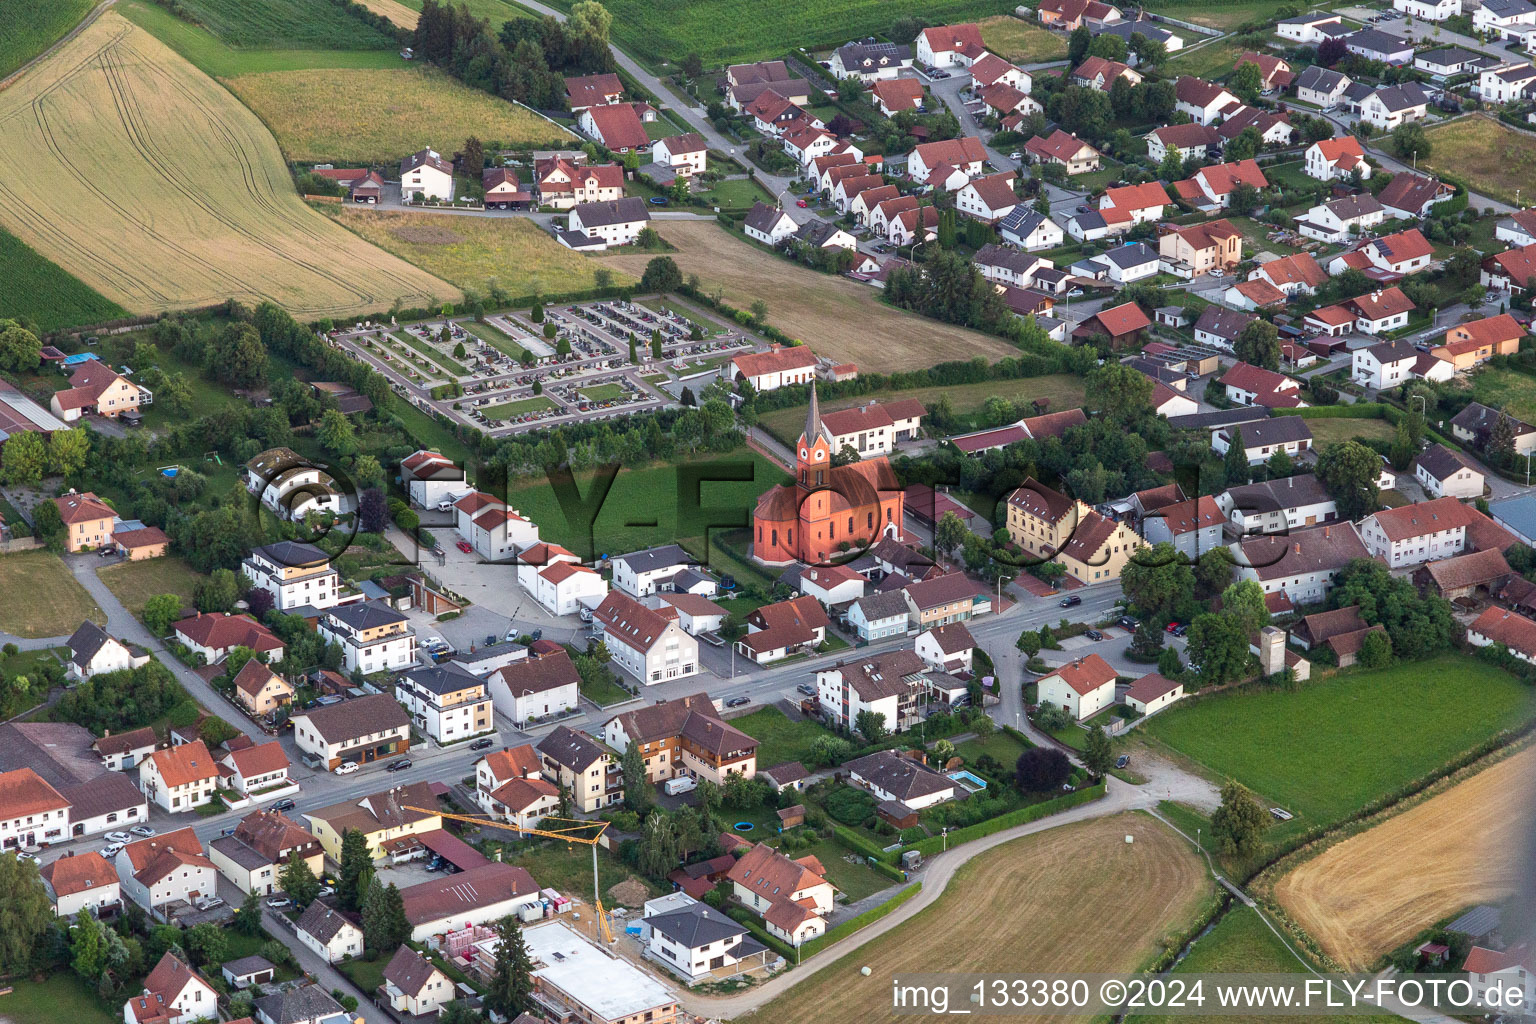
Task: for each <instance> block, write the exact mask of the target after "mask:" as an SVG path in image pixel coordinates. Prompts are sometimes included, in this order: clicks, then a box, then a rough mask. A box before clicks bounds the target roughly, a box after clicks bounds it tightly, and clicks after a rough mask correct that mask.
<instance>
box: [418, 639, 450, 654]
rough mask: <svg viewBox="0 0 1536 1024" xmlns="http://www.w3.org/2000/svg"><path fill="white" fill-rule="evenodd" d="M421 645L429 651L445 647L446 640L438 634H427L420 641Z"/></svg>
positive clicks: (446, 644)
mask: <svg viewBox="0 0 1536 1024" xmlns="http://www.w3.org/2000/svg"><path fill="white" fill-rule="evenodd" d="M421 646H422V647H424V648H425V649H427V650H429V651H437V650H441V649H442V648H444V647H447V646H448V641H446V640H444V639H443V638H442V637H440V636H429V637H427V638H426V639H425V640H423V641H422V642H421Z"/></svg>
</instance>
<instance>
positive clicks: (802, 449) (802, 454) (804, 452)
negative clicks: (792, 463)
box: [800, 448, 809, 459]
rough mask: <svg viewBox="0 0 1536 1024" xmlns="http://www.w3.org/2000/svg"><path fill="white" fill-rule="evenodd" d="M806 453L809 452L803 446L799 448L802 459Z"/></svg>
mask: <svg viewBox="0 0 1536 1024" xmlns="http://www.w3.org/2000/svg"><path fill="white" fill-rule="evenodd" d="M807 454H809V453H808V452H806V450H805V449H804V448H801V449H800V457H801V458H802V459H803V458H805V457H806V455H807Z"/></svg>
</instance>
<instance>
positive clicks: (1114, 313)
mask: <svg viewBox="0 0 1536 1024" xmlns="http://www.w3.org/2000/svg"><path fill="white" fill-rule="evenodd" d="M1092 319H1094V320H1097V321H1098V322H1099V324H1100V325H1101V326H1103V328H1104V330H1105V331H1107V332H1108V333H1109V336H1110V337H1111V338H1118V337H1120V336H1121V335H1124V334H1131V333H1133V332H1135V331H1143V330H1146V329H1147V328H1148V327H1151V326H1152V321H1151V320H1149V319H1148V318H1147V314H1146V313H1143V312H1142V310H1141V307H1140V306H1138V305H1136V303H1134V302H1124V303H1121V304H1120V305H1118V306H1115V307H1114V308H1113V309H1101V310H1099V311H1098V312H1097V313H1095V314H1094V315H1093V317H1092Z"/></svg>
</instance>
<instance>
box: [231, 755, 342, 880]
mask: <svg viewBox="0 0 1536 1024" xmlns="http://www.w3.org/2000/svg"><path fill="white" fill-rule="evenodd" d="M268 745H269V746H277V744H276V743H272V744H268ZM279 753H281V751H279ZM286 763H287V761H286V760H285V761H284V764H286ZM294 858H297V859H299V860H301V861H303V862H304V863H305V865H307V866H308V867H309V869H310V870H311V871H313V872H314V873H315V876H316V877H319V876H320V875H321V874H323V873H324V868H325V851H324V850H322V849H321V848H320V841H319V840H318V839H316V838H315V837H314V836H313V835H312V834H311V833H310V832H309V831H308V830H307V829H305V828H304V827H303V826H302V825H300V824H299V823H298V822H296V821H294V820H293V819H292V818H290V817H288V816H287V815H285V814H283V813H282V812H280V811H252V812H251V813H250V814H247V815H246V816H245V817H243V818H241V819H240V823H239V824H237V825H236V826H235V828H234V831H233V832H231V833H230V834H229V835H225V836H220V837H219V838H217V839H215V840H213V842H211V843H209V844H208V859H209V860H211V861H213V863H214V865H215V866H216V867H217V868H218V869H219V873H220V874H222V875H223V876H224V877H225V878H227V879H229V880H230V881H231V882H233V883H234V884H235V887H236V888H237V889H239V890H240V891H241V892H245V893H250V892H254V893H257V894H259V895H262V896H269V895H271V894H272V893H274V892H278V891H280V890H281V889H282V881H281V879H280V876H281V875H282V872H283V868H285V867H286V866H287V865H288V864H289V862H291V861H292V860H293V859H294Z"/></svg>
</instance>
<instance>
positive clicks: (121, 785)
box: [59, 772, 145, 821]
mask: <svg viewBox="0 0 1536 1024" xmlns="http://www.w3.org/2000/svg"><path fill="white" fill-rule="evenodd" d="M59 795H60V796H62V797H63V798H64V799H65V800H68V801H69V803H70V808H69V817H70V820H71V821H84V820H85V819H87V818H98V817H100V816H101V815H103V814H110V813H112V812H113V811H123V810H126V809H127V808H129V807H143V806H144V804H145V798H144V794H143V793H141V792H139V787H137V786H135V785H134V784H133V781H132V780H131V779H129V778H128V776H127V775H124V774H123V773H122V772H103V773H102V774H100V775H98V776H96V777H95V778H94V779H91V780H90V781H89V782H81V783H79V784H77V785H74V786H64V787H60V788H59Z"/></svg>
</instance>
